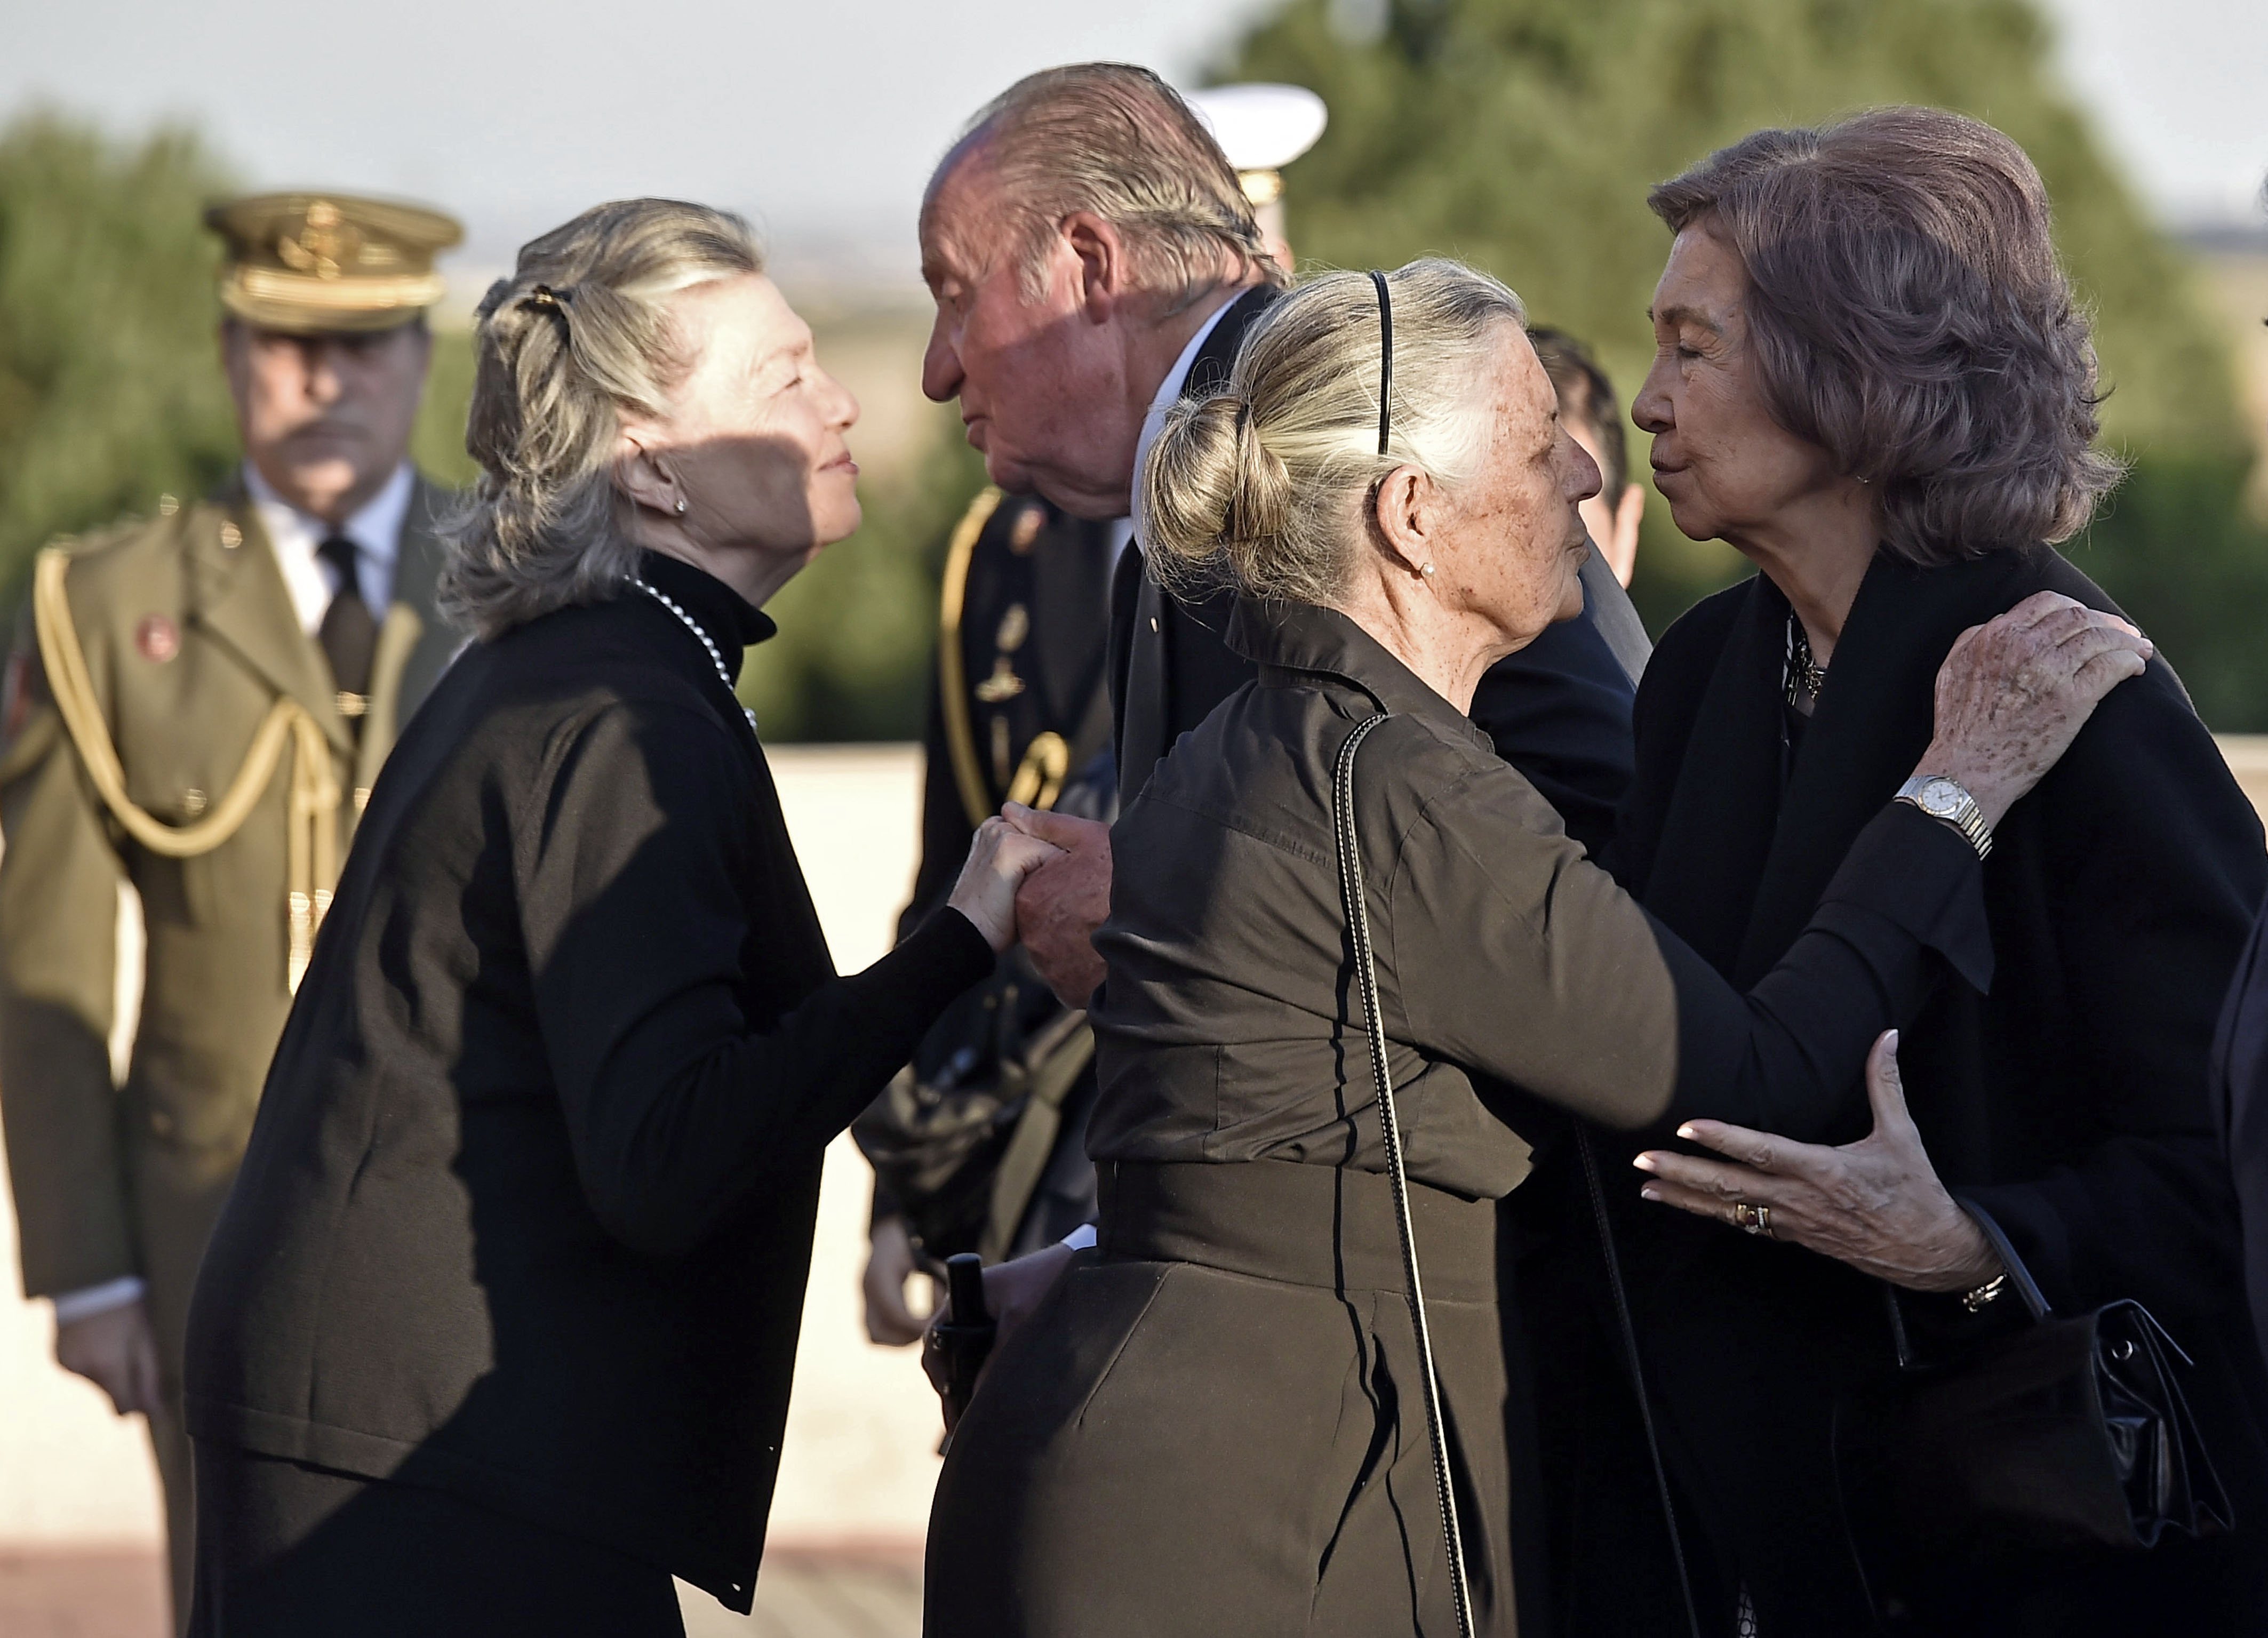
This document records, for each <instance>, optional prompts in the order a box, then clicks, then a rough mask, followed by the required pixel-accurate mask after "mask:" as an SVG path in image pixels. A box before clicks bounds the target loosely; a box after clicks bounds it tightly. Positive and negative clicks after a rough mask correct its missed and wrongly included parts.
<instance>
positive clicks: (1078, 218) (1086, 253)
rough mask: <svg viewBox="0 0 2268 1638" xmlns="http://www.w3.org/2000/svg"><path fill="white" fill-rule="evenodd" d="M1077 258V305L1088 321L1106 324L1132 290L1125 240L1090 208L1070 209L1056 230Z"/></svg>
mask: <svg viewBox="0 0 2268 1638" xmlns="http://www.w3.org/2000/svg"><path fill="white" fill-rule="evenodd" d="M1057 231H1058V232H1060V233H1061V234H1062V235H1063V238H1064V243H1065V244H1067V245H1069V246H1071V254H1072V255H1073V256H1075V257H1077V258H1078V259H1079V310H1080V311H1081V312H1084V313H1086V316H1087V320H1088V321H1089V322H1091V323H1094V324H1108V322H1109V321H1110V320H1111V319H1112V317H1113V316H1114V315H1115V314H1116V312H1118V310H1119V308H1120V307H1121V306H1123V305H1124V304H1125V302H1126V299H1127V297H1129V296H1130V295H1131V294H1132V289H1131V287H1130V284H1129V283H1128V277H1127V275H1129V273H1130V271H1131V269H1130V267H1129V266H1128V263H1127V258H1126V240H1125V239H1123V237H1121V235H1120V234H1119V231H1118V230H1117V229H1116V228H1115V227H1113V226H1112V225H1111V224H1109V223H1108V222H1106V221H1104V220H1103V219H1102V218H1101V217H1099V216H1097V215H1095V214H1094V212H1093V211H1092V210H1074V211H1072V212H1071V214H1070V215H1069V216H1067V217H1064V221H1063V226H1062V227H1061V228H1059V229H1057Z"/></svg>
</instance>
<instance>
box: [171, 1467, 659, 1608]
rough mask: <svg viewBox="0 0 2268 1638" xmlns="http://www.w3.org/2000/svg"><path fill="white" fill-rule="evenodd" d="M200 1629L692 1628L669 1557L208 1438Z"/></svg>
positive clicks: (199, 1551)
mask: <svg viewBox="0 0 2268 1638" xmlns="http://www.w3.org/2000/svg"><path fill="white" fill-rule="evenodd" d="M196 1491H197V1530H196V1592H195V1604H194V1606H193V1608H192V1611H191V1613H190V1617H189V1633H190V1634H191V1638H410V1635H411V1634H415V1635H416V1638H458V1635H459V1634H461V1635H462V1638H506V1635H507V1634H527V1638H539V1635H541V1638H577V1635H578V1634H591V1635H592V1638H600V1634H604V1635H605V1638H684V1633H685V1625H684V1621H683V1620H682V1619H681V1617H680V1616H679V1614H678V1610H677V1593H676V1589H675V1588H674V1585H673V1584H672V1583H671V1581H670V1578H669V1573H668V1572H667V1571H666V1570H664V1569H661V1568H658V1567H656V1566H654V1565H652V1564H648V1563H644V1562H643V1561H639V1560H637V1559H633V1558H630V1557H629V1556H627V1555H626V1554H621V1553H617V1552H615V1551H614V1550H613V1549H611V1548H608V1547H605V1546H600V1545H598V1544H597V1543H595V1542H591V1541H585V1540H581V1539H577V1538H574V1537H571V1536H564V1535H561V1534H559V1533H557V1532H556V1531H549V1530H546V1529H543V1528H542V1527H541V1526H540V1525H535V1524H527V1523H526V1522H524V1521H523V1520H520V1519H517V1518H512V1517H507V1516H506V1515H504V1514H502V1513H495V1512H490V1510H489V1509H486V1508H482V1507H478V1506H475V1504H473V1503H472V1502H465V1501H461V1500H460V1499H459V1498H457V1497H455V1496H453V1495H449V1494H448V1493H446V1491H440V1490H430V1489H426V1488H423V1487H420V1486H416V1485H401V1484H388V1483H386V1482H384V1481H382V1480H371V1479H364V1478H359V1477H357V1476H356V1475H354V1474H352V1473H334V1472H332V1471H331V1470H329V1469H328V1468H321V1467H310V1466H307V1465H304V1464H302V1463H298V1462H290V1461H284V1460H281V1459H278V1458H271V1457H263V1456H255V1455H253V1454H252V1453H251V1452H249V1451H240V1450H237V1449H235V1448H233V1447H232V1446H229V1445H225V1444H215V1443H210V1442H209V1441H206V1440H203V1439H200V1440H198V1441H197V1442H196Z"/></svg>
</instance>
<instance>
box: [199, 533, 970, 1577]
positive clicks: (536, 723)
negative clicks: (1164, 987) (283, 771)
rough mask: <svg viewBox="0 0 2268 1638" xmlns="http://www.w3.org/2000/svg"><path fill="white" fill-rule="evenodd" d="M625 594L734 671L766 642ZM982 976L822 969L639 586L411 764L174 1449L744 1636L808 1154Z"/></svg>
mask: <svg viewBox="0 0 2268 1638" xmlns="http://www.w3.org/2000/svg"><path fill="white" fill-rule="evenodd" d="M642 569H643V573H644V577H645V578H646V579H647V580H648V583H649V584H652V586H653V587H654V588H655V589H656V590H657V591H663V592H665V593H666V595H667V596H668V597H669V598H671V599H673V600H674V602H676V603H677V604H678V605H679V606H680V607H681V608H683V609H684V610H685V612H686V613H687V614H688V615H689V616H690V617H691V618H692V619H693V620H694V621H696V622H698V623H699V624H700V626H701V627H702V628H703V630H705V631H706V632H708V633H709V635H711V639H712V640H713V641H715V642H716V643H717V646H718V651H719V653H720V654H721V656H722V657H723V658H724V660H725V665H726V666H727V667H728V668H729V669H731V670H733V671H737V669H738V666H739V664H740V657H741V650H742V648H743V647H744V645H746V644H747V643H753V642H757V641H760V640H762V638H763V637H765V636H768V635H770V633H771V631H772V623H771V621H769V620H768V619H766V618H765V617H764V616H763V615H762V613H758V612H757V611H756V610H755V609H754V608H752V607H750V606H748V605H747V603H746V602H745V601H744V600H742V599H740V597H739V596H738V595H736V594H735V593H734V592H733V591H732V590H731V589H730V588H729V587H727V586H725V585H724V584H721V583H719V582H718V581H717V580H715V579H713V578H711V577H709V576H708V575H706V574H703V572H702V571H700V570H699V569H694V568H692V567H690V566H689V565H687V564H684V563H681V562H676V561H674V560H673V559H668V558H662V557H654V556H649V557H648V558H647V559H646V560H645V562H644V564H643V565H642ZM991 969H992V952H991V950H990V947H989V946H988V945H987V944H986V943H985V941H984V939H983V937H982V936H981V935H979V934H978V933H977V931H976V929H975V928H974V927H973V926H971V925H970V923H969V922H968V920H967V919H966V918H965V917H963V916H962V915H961V914H959V913H958V912H957V911H951V910H946V911H940V912H939V914H936V915H933V916H932V917H931V918H930V920H929V921H928V922H925V923H924V925H923V926H922V928H921V929H919V930H917V932H916V933H915V934H914V935H913V937H910V938H909V939H907V940H906V941H905V942H903V943H902V944H899V945H898V946H897V948H896V949H895V950H894V951H892V952H891V953H890V954H889V955H887V956H886V957H884V958H883V959H881V960H880V961H878V962H877V963H875V964H874V965H873V966H871V967H869V968H868V969H866V971H865V972H863V973H858V974H856V975H853V976H851V977H837V976H836V973H835V971H834V966H833V963H832V961H831V959H830V958H829V956H828V949H827V942H826V939H825V937H824V936H823V935H822V934H821V930H820V925H819V918H818V915H817V914H816V913H815V912H814V908H813V907H812V902H811V898H810V894H809V893H808V892H807V891H806V887H805V885H804V880H803V874H802V871H801V870H800V869H799V866H798V864H797V862H796V857H795V850H794V848H793V847H792V844H791V842H790V841H789V837H788V832H787V826H786V824H785V821H784V819H783V817H782V815H781V812H780V805H779V799H778V796H777V791H776V790H774V787H773V784H772V779H771V775H770V769H769V768H768V767H767V766H766V764H765V760H764V754H763V750H762V746H761V745H760V744H759V743H758V742H757V740H756V738H755V735H754V734H752V733H751V732H750V731H749V730H748V724H747V721H746V719H745V718H744V717H743V716H741V714H740V709H739V706H738V702H737V701H735V700H734V699H733V695H732V694H731V693H730V691H729V690H728V689H727V688H726V687H725V686H724V685H723V683H722V682H721V681H720V679H718V675H717V670H716V665H715V664H714V663H713V662H712V661H711V658H710V657H709V654H708V652H707V650H705V649H704V648H703V645H702V644H701V643H699V642H698V641H697V640H696V638H695V636H694V635H693V634H692V633H690V632H689V631H687V630H686V628H685V626H684V624H683V622H682V621H680V620H679V619H678V617H677V616H676V615H675V614H674V613H671V612H670V611H669V610H668V609H667V608H666V607H664V606H662V605H661V604H660V603H659V602H658V601H656V600H655V599H652V598H650V597H647V596H646V595H644V593H642V592H640V591H637V590H636V589H634V588H628V587H626V588H624V590H623V591H622V594H621V595H620V596H619V597H617V598H615V599H612V600H610V601H608V602H605V603H600V604H595V605H592V606H581V607H572V608H566V609H562V610H560V611H558V612H557V613H553V614H549V615H547V616H545V617H543V618H541V619H540V620H536V621H530V622H529V623H527V625H525V626H522V627H519V628H517V629H515V630H513V631H511V632H509V633H507V634H505V635H503V636H501V637H498V638H497V639H496V640H495V641H493V642H489V643H479V644H475V646H473V647H472V648H470V649H468V650H467V651H466V652H465V653H464V654H462V655H461V656H460V657H459V658H458V659H457V661H456V662H455V664H454V665H452V666H451V667H450V669H449V671H448V672H446V674H445V675H444V676H443V677H442V679H441V680H440V682H439V683H438V685H437V686H436V687H435V688H434V690H433V693H432V694H431V696H430V697H429V698H428V699H427V701H426V702H425V704H424V706H423V709H420V710H419V711H418V713H417V715H416V717H415V718H413V719H412V720H411V722H410V724H409V727H408V729H407V731H405V732H404V733H403V734H402V736H401V742H400V744H399V745H398V746H396V748H395V750H394V754H393V756H392V758H391V759H390V760H389V761H388V762H387V767H386V770H385V773H384V774H383V775H381V777H380V778H379V782H378V784H377V787H376V789H375V790H373V792H372V797H371V801H370V805H369V808H368V810H367V812H365V815H364V817H363V820H362V825H361V828H360V830H359V832H358V833H357V837H356V841H355V844H354V849H353V852H352V854H351V855H350V857H349V859H348V861H347V866H346V870H345V871H344V874H343V876H342V879H341V881H340V884H339V888H338V892H337V896H336V899H335V902H334V904H333V906H332V908H331V911H330V915H329V919H328V922H326V923H325V925H324V928H323V930H322V935H321V937H320V940H319V942H318V944H317V947H316V951H315V959H314V964H313V966H312V968H311V969H310V971H309V973H308V975H307V978H306V983H305V985H304V986H303V988H302V989H301V991H300V994H299V996H298V1004H297V1006H296V1007H295V1008H294V1010H293V1011H292V1014H291V1022H290V1025H289V1026H288V1027H287V1028H286V1030H285V1032H284V1039H283V1041H282V1043H281V1045H280V1047H278V1050H277V1054H276V1060H275V1063H274V1067H273V1069H272V1070H271V1071H270V1075H269V1083H268V1087H267V1091H266V1093H265V1095H264V1100H263V1102H262V1104H261V1109H260V1113H259V1118H258V1121H257V1124H256V1126H255V1128H254V1132H253V1135H252V1141H251V1145H250V1149H249V1151H248V1152H247V1156H246V1157H245V1163H244V1169H243V1172H242V1173H241V1175H240V1177H239V1181H238V1184H237V1187H236V1191H235V1193H234V1194H232V1197H231V1199H230V1201H229V1205H228V1207H227V1209H226V1211H225V1213H224V1215H223V1216H222V1219H221V1222H220V1224H219V1227H218V1229H217V1232H216V1233H215V1235H214V1238H213V1240H212V1244H211V1249H210V1252H209V1253H208V1255H207V1259H206V1261H205V1264H204V1270H203V1276H202V1278H201V1281H200V1282H199V1286H198V1290H197V1296H196V1302H195V1311H194V1313H193V1315H192V1318H191V1325H190V1333H191V1335H190V1342H189V1364H188V1397H189V1403H190V1413H189V1415H190V1422H191V1426H192V1429H193V1430H194V1432H195V1435H196V1436H197V1437H198V1438H199V1439H200V1440H203V1441H217V1442H219V1443H225V1444H230V1445H233V1446H236V1447H238V1448H239V1449H245V1450H250V1451H257V1452H260V1453H262V1454H265V1455H269V1456H276V1457H284V1458H291V1459H294V1460H298V1461H303V1462H309V1463H314V1464H318V1465H322V1466H325V1467H330V1468H335V1469H340V1470H343V1471H345V1472H348V1473H359V1474H365V1475H369V1476H371V1477H372V1478H378V1479H397V1478H398V1479H401V1480H409V1481H414V1482H416V1483H420V1484H425V1485H430V1486H438V1487H442V1488H445V1489H449V1490H452V1491H454V1492H457V1493H459V1494H460V1495H465V1496H467V1497H468V1498H470V1499H472V1500H474V1501H475V1502H479V1503H480V1504H481V1505H482V1506H485V1507H487V1508H490V1509H501V1510H503V1511H505V1512H508V1513H511V1514H512V1515H514V1516H516V1517H520V1518H523V1519H527V1520H532V1521H534V1523H536V1524H541V1525H545V1526H548V1527H549V1528H552V1529H554V1530H557V1531H565V1532H567V1533H569V1534H571V1535H576V1536H580V1537H584V1538H587V1539H593V1540H596V1541H600V1542H603V1543H606V1544H608V1545H610V1546H615V1547H617V1548H620V1549H621V1550H622V1551H625V1552H628V1553H630V1554H635V1555H637V1556H638V1557H641V1558H644V1559H646V1560H648V1561H651V1562H653V1563H655V1564H658V1565H660V1566H664V1567H666V1568H668V1569H670V1570H672V1571H674V1573H676V1574H677V1575H679V1576H682V1577H684V1578H685V1579H686V1580H688V1581H690V1582H693V1583H696V1584H697V1585H699V1586H702V1587H705V1588H707V1589H709V1590H711V1591H712V1592H714V1593H715V1594H716V1595H717V1596H718V1598H721V1599H723V1600H724V1601H725V1603H727V1604H729V1605H733V1606H734V1607H736V1608H739V1609H742V1610H745V1609H747V1607H748V1600H749V1597H750V1595H751V1592H752V1590H753V1586H754V1581H755V1569H756V1562H757V1558H758V1555H759V1552H760V1549H761V1545H762V1533H763V1520H764V1515H765V1512H766V1509H767V1508H768V1506H769V1503H770V1495H771V1484H772V1476H773V1473H774V1471H775V1468H776V1466H777V1460H778V1451H779V1439H780V1434H781V1429H782V1427H783V1425H784V1418H785V1414H786V1407H787V1394H788V1384H789V1378H790V1376H791V1375H792V1370H793V1366H794V1356H795V1340H796V1333H797V1329H798V1326H799V1319H800V1316H801V1311H802V1304H803V1289H804V1284H805V1279H806V1269H807V1265H808V1259H809V1255H810V1247H811V1238H812V1225H813V1216H814V1209H815V1205H816V1200H817V1194H818V1185H819V1172H820V1158H821V1152H822V1150H824V1149H825V1147H826V1145H827V1143H828V1140H829V1139H831V1138H832V1137H833V1136H834V1135H836V1133H837V1132H839V1131H841V1130H842V1128H843V1126H844V1125H845V1124H847V1123H848V1122H849V1120H851V1117H852V1116H853V1115H854V1114H856V1113H858V1111H859V1110H860V1109H861V1108H863V1107H864V1106H865V1105H866V1104H867V1103H868V1102H869V1101H870V1100H871V1099H872V1098H873V1096H874V1095H875V1093H877V1092H878V1091H880V1090H881V1088H882V1086H883V1084H884V1083H886V1082H887V1080H888V1079H889V1077H890V1076H891V1075H892V1074H893V1073H894V1072H895V1070H896V1069H897V1068H898V1067H899V1066H900V1065H901V1064H903V1063H904V1062H905V1061H907V1060H908V1059H909V1057H910V1056H911V1055H912V1053H913V1049H914V1047H915V1045H916V1043H917V1042H918V1041H919V1039H921V1037H922V1035H923V1033H924V1032H925V1031H926V1030H927V1029H928V1027H929V1026H930V1025H931V1024H932V1022H933V1021H934V1020H935V1019H936V1017H938V1016H939V1013H940V1012H942V1011H943V1010H944V1008H945V1007H946V1003H948V1002H950V1001H951V1000H952V999H953V998H954V996H955V995H958V994H959V993H960V992H961V990H962V989H964V988H967V987H968V985H969V984H971V983H973V982H975V981H977V980H978V979H981V978H983V977H984V976H985V975H986V974H987V973H990V971H991Z"/></svg>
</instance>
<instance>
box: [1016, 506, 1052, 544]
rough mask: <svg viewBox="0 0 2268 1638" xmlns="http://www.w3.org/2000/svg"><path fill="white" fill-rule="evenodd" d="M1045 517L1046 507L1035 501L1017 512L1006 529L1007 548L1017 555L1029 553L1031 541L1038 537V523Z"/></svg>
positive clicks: (1042, 521)
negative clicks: (1012, 522)
mask: <svg viewBox="0 0 2268 1638" xmlns="http://www.w3.org/2000/svg"><path fill="white" fill-rule="evenodd" d="M1047 518H1048V514H1047V509H1046V508H1045V507H1043V506H1042V505H1041V504H1040V503H1038V502H1037V501H1035V502H1033V503H1031V504H1029V505H1027V506H1026V507H1025V508H1024V510H1021V511H1020V512H1018V513H1017V514H1016V521H1015V523H1014V524H1013V525H1011V526H1010V528H1009V530H1008V549H1009V550H1010V551H1012V552H1013V553H1014V554H1015V555H1017V556H1019V557H1023V556H1026V555H1029V553H1030V552H1031V549H1032V543H1033V542H1034V541H1035V540H1038V539H1039V538H1040V525H1042V524H1043V523H1045V522H1046V521H1047Z"/></svg>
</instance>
